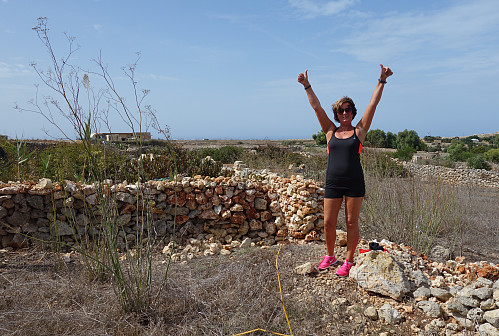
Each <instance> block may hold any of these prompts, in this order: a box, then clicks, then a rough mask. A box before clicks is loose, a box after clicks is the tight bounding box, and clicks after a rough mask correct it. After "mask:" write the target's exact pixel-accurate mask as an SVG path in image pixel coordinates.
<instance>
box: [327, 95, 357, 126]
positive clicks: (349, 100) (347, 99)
mask: <svg viewBox="0 0 499 336" xmlns="http://www.w3.org/2000/svg"><path fill="white" fill-rule="evenodd" d="M343 103H350V107H351V108H352V114H353V117H352V119H353V118H355V116H356V115H357V108H356V107H355V103H354V102H353V100H352V98H350V97H347V96H345V97H343V98H341V99H338V100H337V101H336V103H334V104H333V105H331V106H332V107H333V114H334V120H336V121H337V122H340V118H338V111H339V110H340V108H341V105H343Z"/></svg>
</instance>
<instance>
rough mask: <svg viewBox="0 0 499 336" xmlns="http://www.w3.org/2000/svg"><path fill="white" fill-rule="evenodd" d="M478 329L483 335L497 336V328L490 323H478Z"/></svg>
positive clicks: (498, 333)
mask: <svg viewBox="0 0 499 336" xmlns="http://www.w3.org/2000/svg"><path fill="white" fill-rule="evenodd" d="M478 331H479V332H480V335H483V336H499V330H498V329H497V328H496V327H494V326H493V325H492V324H490V323H484V324H482V325H480V327H479V328H478Z"/></svg>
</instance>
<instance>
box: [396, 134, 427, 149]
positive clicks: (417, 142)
mask: <svg viewBox="0 0 499 336" xmlns="http://www.w3.org/2000/svg"><path fill="white" fill-rule="evenodd" d="M408 147H409V148H413V149H414V150H416V151H418V150H425V149H426V145H425V143H424V142H423V141H421V139H420V138H419V136H418V133H417V132H416V131H413V130H410V131H408V130H407V129H405V130H403V131H402V132H399V133H398V134H397V149H406V148H408Z"/></svg>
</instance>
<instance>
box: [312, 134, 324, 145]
mask: <svg viewBox="0 0 499 336" xmlns="http://www.w3.org/2000/svg"><path fill="white" fill-rule="evenodd" d="M312 139H314V140H315V143H316V144H317V145H325V144H327V139H326V134H325V133H324V131H323V130H320V131H319V132H317V134H312Z"/></svg>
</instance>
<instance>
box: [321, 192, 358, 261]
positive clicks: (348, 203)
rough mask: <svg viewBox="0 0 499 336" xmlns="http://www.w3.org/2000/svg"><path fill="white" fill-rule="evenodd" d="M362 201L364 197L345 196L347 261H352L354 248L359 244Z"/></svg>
mask: <svg viewBox="0 0 499 336" xmlns="http://www.w3.org/2000/svg"><path fill="white" fill-rule="evenodd" d="M362 201H364V197H347V196H345V221H346V226H347V257H346V259H347V260H348V261H349V262H353V256H354V253H355V249H356V248H357V245H358V244H359V215H360V208H361V206H362ZM324 212H325V209H324ZM324 216H325V215H324ZM326 239H327V237H326Z"/></svg>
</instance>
